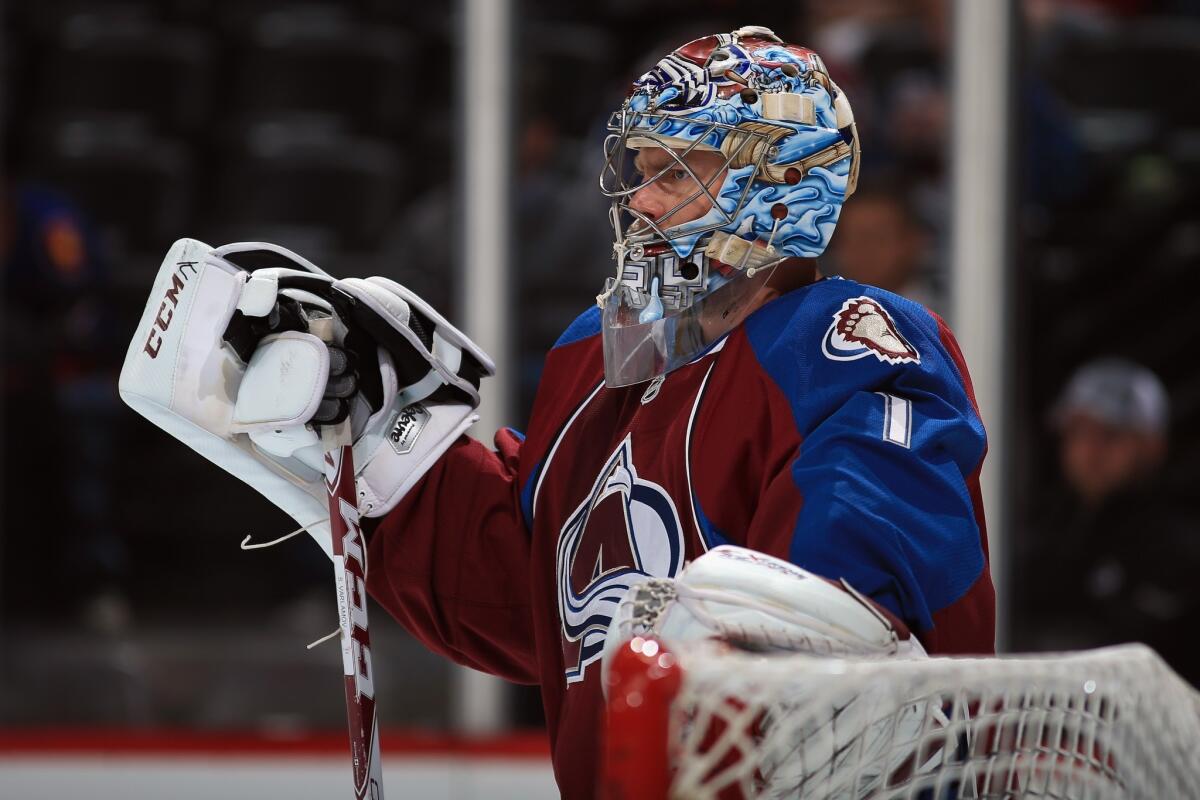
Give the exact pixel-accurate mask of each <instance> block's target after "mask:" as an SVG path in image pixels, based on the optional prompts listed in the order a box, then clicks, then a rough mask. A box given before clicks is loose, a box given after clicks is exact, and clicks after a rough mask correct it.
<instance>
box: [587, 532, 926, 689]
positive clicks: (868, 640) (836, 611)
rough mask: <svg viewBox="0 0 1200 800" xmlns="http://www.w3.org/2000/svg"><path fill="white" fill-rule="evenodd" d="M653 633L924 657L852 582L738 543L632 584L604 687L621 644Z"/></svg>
mask: <svg viewBox="0 0 1200 800" xmlns="http://www.w3.org/2000/svg"><path fill="white" fill-rule="evenodd" d="M648 635H652V636H656V637H658V638H661V639H662V640H663V641H664V642H665V643H666V644H667V645H668V646H670V645H671V644H672V643H686V642H688V641H695V640H698V639H717V640H720V641H723V642H727V643H730V644H732V645H735V646H738V647H741V648H744V649H749V650H759V651H770V650H776V651H793V652H803V653H812V654H815V655H828V656H858V657H892V656H910V657H923V656H925V650H924V648H923V647H922V646H921V643H920V642H919V641H918V640H917V638H916V637H915V636H913V635H911V633H910V632H909V630H908V628H907V627H906V626H905V625H904V623H902V622H900V621H899V620H898V619H896V618H895V617H894V616H893V615H892V614H891V613H889V612H888V611H886V610H885V609H882V608H880V607H879V606H878V605H876V604H875V603H873V602H871V601H870V600H869V599H867V598H866V597H864V596H863V595H861V594H860V593H859V592H857V591H856V590H855V589H854V588H853V587H852V586H850V585H849V584H848V583H846V582H844V581H842V582H840V583H833V582H830V581H827V580H825V579H824V578H821V577H819V576H817V575H813V574H812V573H811V572H808V571H807V570H804V569H802V568H800V567H798V566H796V565H795V564H792V563H790V562H787V561H783V560H781V559H778V558H775V557H773V556H769V555H766V554H765V553H759V552H756V551H754V550H748V549H746V548H744V547H735V546H733V545H721V546H720V547H715V548H713V549H712V550H710V551H708V552H707V553H705V554H704V555H702V556H700V557H699V558H697V559H696V560H695V561H693V562H691V563H689V564H688V565H687V566H685V567H684V568H683V571H682V572H681V573H680V574H679V577H677V578H649V579H647V580H645V581H643V582H641V583H638V584H635V585H634V586H632V587H630V589H629V590H628V591H627V592H626V594H625V596H624V597H623V598H622V600H621V602H620V604H619V605H618V607H617V611H616V613H615V614H614V615H613V620H612V623H611V624H610V625H609V629H608V634H607V636H606V638H605V641H604V654H603V656H602V663H601V674H602V684H603V686H605V687H607V686H608V670H609V664H610V662H611V661H612V657H613V655H615V653H616V650H617V648H618V647H620V646H621V645H623V644H624V643H626V642H628V641H629V640H630V639H632V638H633V637H635V636H648Z"/></svg>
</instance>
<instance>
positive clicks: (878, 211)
mask: <svg viewBox="0 0 1200 800" xmlns="http://www.w3.org/2000/svg"><path fill="white" fill-rule="evenodd" d="M932 248H933V242H932V237H931V236H930V234H929V233H928V232H927V231H926V230H925V228H924V226H923V225H922V224H921V222H920V220H918V219H917V216H916V214H915V213H914V212H913V210H912V206H911V205H910V204H909V202H908V198H907V196H906V195H905V194H904V192H903V191H902V190H901V189H899V188H898V187H895V186H893V185H891V184H881V183H874V184H861V185H860V186H859V188H858V191H856V192H855V193H854V202H853V203H847V204H846V206H845V208H843V209H842V215H841V217H840V218H839V219H838V229H837V232H836V233H835V234H834V237H833V241H832V243H831V248H830V249H831V252H830V255H831V260H832V265H833V269H832V270H831V271H832V272H833V273H834V274H837V275H841V276H843V277H846V278H851V279H853V280H856V281H859V282H860V283H869V284H871V285H872V286H878V287H879V288H881V289H887V290H888V291H889V292H895V293H896V294H899V295H903V296H905V297H907V298H909V299H910V300H916V301H917V302H918V303H921V304H922V305H925V306H926V307H928V308H932V309H933V310H935V311H936V310H938V306H940V305H941V303H940V301H941V300H942V298H941V297H940V296H939V292H938V291H937V287H936V285H935V284H934V280H933V275H932V273H931V265H930V263H929V262H930V255H931V252H932Z"/></svg>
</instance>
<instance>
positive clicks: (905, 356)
mask: <svg viewBox="0 0 1200 800" xmlns="http://www.w3.org/2000/svg"><path fill="white" fill-rule="evenodd" d="M821 352H823V353H824V354H825V356H826V357H827V358H831V359H833V360H834V361H854V360H856V359H859V358H865V357H866V356H875V357H876V358H877V359H879V360H880V361H885V362H887V363H888V364H905V363H911V364H920V363H921V354H920V353H918V352H917V349H916V348H915V347H913V346H912V345H911V344H909V343H908V340H907V339H905V338H904V337H903V336H902V335H901V334H900V331H899V330H898V329H897V328H896V323H895V321H894V320H893V319H892V315H891V314H889V313H888V312H887V310H886V309H885V308H884V307H883V306H881V305H880V304H879V302H878V301H876V300H873V299H871V298H870V297H854V298H851V299H850V300H847V301H846V302H845V303H843V304H842V307H841V309H839V310H838V312H837V313H836V314H834V315H833V323H832V324H831V325H830V326H829V330H827V331H825V338H824V339H822V340H821Z"/></svg>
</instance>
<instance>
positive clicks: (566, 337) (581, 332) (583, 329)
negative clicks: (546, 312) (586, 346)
mask: <svg viewBox="0 0 1200 800" xmlns="http://www.w3.org/2000/svg"><path fill="white" fill-rule="evenodd" d="M598 333H600V307H599V306H592V307H591V308H589V309H588V310H587V311H584V312H583V313H582V314H580V315H579V316H578V317H576V318H575V321H574V322H572V323H571V324H570V325H568V326H567V329H566V330H565V331H563V332H562V335H561V336H559V337H558V341H557V342H555V343H554V347H552V348H551V349H552V350H553V349H555V348H558V347H565V346H566V345H569V344H574V343H575V342H578V341H580V340H582V339H586V338H588V337H589V336H595V335H596V334H598Z"/></svg>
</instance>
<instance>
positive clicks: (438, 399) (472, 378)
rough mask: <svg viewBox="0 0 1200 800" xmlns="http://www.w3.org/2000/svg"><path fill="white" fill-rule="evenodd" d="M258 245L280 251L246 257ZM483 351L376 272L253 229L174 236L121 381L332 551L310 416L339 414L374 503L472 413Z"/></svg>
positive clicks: (362, 500) (320, 419)
mask: <svg viewBox="0 0 1200 800" xmlns="http://www.w3.org/2000/svg"><path fill="white" fill-rule="evenodd" d="M264 259H269V260H272V261H274V262H276V263H280V264H283V265H284V266H271V267H264V268H259V269H254V268H253V266H252V265H254V264H261V263H262V262H263V261H264ZM493 370H494V368H493V366H492V362H491V360H490V359H489V358H488V357H487V355H486V354H485V353H483V351H482V350H480V349H479V348H478V347H477V346H476V345H475V344H474V343H472V342H471V341H470V340H469V339H467V338H466V337H465V336H463V335H462V334H461V333H459V332H458V331H457V330H456V329H454V328H453V326H451V325H449V323H447V322H446V321H445V320H444V319H442V317H441V316H439V315H438V314H437V313H436V312H434V311H433V309H431V308H430V307H429V306H427V305H426V304H425V303H424V302H422V301H421V300H420V299H419V298H417V297H416V296H415V295H413V294H412V293H411V292H408V291H407V290H406V289H404V288H403V287H401V286H399V285H398V284H395V283H393V282H392V281H388V280H387V279H383V278H371V279H367V280H365V281H362V280H357V279H351V280H347V281H337V280H334V279H333V278H332V277H330V276H329V275H327V274H326V273H324V272H323V271H321V270H320V269H318V268H317V267H316V266H314V265H313V264H311V263H310V262H308V261H306V260H305V259H303V258H301V257H300V256H298V255H296V254H294V253H292V252H290V251H288V250H285V249H284V248H281V247H278V246H276V245H271V244H265V243H260V242H249V243H241V244H232V245H226V246H224V247H219V248H212V247H210V246H208V245H206V244H204V243H202V242H198V241H196V240H193V239H181V240H179V241H178V242H176V243H175V244H174V245H173V246H172V247H171V250H170V251H169V252H168V253H167V255H166V258H165V259H164V260H163V264H162V267H161V268H160V270H159V273H158V277H157V278H156V279H155V283H154V288H153V290H152V291H151V295H150V300H149V302H148V303H147V306H146V309H145V311H144V313H143V315H142V320H141V322H140V324H139V326H138V330H137V332H136V333H135V334H134V337H133V341H132V342H131V343H130V346H129V350H128V352H127V353H126V357H125V363H124V366H123V367H122V370H121V378H120V384H119V388H120V393H121V397H122V398H123V399H124V400H125V401H126V402H127V403H128V404H129V405H130V406H131V407H132V408H134V410H136V411H138V413H140V414H142V415H143V416H145V417H146V418H147V419H149V420H150V421H151V422H153V423H154V424H155V425H158V426H159V427H161V428H163V429H164V430H166V431H167V432H168V433H170V434H171V435H173V436H175V437H176V438H178V439H180V440H181V441H183V442H184V443H186V444H187V445H189V446H190V447H192V448H193V449H194V450H196V451H197V452H199V453H200V454H201V455H203V456H205V457H206V458H208V459H209V460H211V461H213V462H214V463H216V464H217V465H219V466H221V467H222V468H223V469H225V470H226V471H228V472H230V473H232V474H234V475H236V476H237V477H238V478H240V479H241V480H243V481H245V482H246V483H248V484H250V485H251V486H253V487H254V488H255V489H257V490H258V491H259V492H261V493H262V494H263V495H264V496H266V497H267V498H268V499H269V500H271V501H272V502H273V503H275V505H277V506H279V507H280V508H282V509H283V510H284V511H286V512H287V513H288V514H289V515H290V516H292V517H293V518H294V519H295V520H296V521H297V522H298V523H300V524H301V525H302V526H304V527H305V528H307V529H308V531H309V533H310V534H311V535H312V536H313V538H314V539H316V541H317V542H318V543H319V544H320V545H321V546H322V548H323V549H324V550H325V551H326V553H327V554H328V553H329V552H331V544H330V541H329V524H328V518H327V514H328V511H327V507H326V502H325V489H324V485H323V479H324V446H323V444H322V443H321V437H320V434H319V428H320V426H322V425H335V424H340V423H342V422H343V421H348V424H349V425H350V427H351V431H352V435H353V441H354V457H355V458H354V460H355V466H356V470H357V475H356V478H357V481H356V482H357V491H358V498H359V510H360V512H361V513H363V514H365V515H367V516H382V515H383V514H386V513H387V512H388V511H389V510H391V509H392V508H393V507H394V506H395V505H396V503H398V502H399V501H400V499H401V498H402V497H403V495H404V493H405V492H406V491H408V489H409V488H411V487H412V486H413V484H415V483H416V481H417V480H418V479H419V478H420V477H421V475H423V474H424V473H425V472H426V471H427V470H428V469H429V467H430V466H431V465H432V464H433V463H434V462H435V461H436V460H437V458H439V457H440V456H441V454H442V453H444V452H445V451H446V449H448V448H449V446H450V445H451V444H452V443H453V442H454V441H455V440H456V439H457V438H458V436H459V435H460V434H461V433H462V432H463V431H465V430H466V429H467V428H468V427H469V426H470V425H471V424H472V423H473V422H474V421H475V420H476V419H477V416H476V415H475V413H474V409H475V408H476V407H477V406H478V404H479V393H478V384H479V380H480V379H481V378H482V377H484V376H487V375H491V374H492V373H493Z"/></svg>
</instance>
